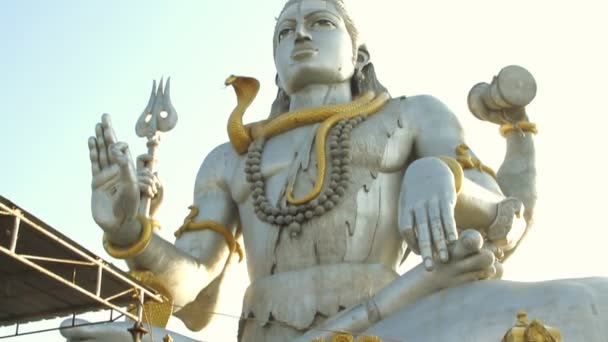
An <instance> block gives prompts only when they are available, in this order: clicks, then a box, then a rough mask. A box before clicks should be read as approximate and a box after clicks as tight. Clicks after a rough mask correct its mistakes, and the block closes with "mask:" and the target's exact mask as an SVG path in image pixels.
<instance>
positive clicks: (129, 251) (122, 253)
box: [103, 215, 152, 259]
mask: <svg viewBox="0 0 608 342" xmlns="http://www.w3.org/2000/svg"><path fill="white" fill-rule="evenodd" d="M137 220H138V221H139V222H140V223H141V233H140V235H139V238H138V239H137V241H135V242H134V243H133V244H131V246H128V247H117V246H114V245H113V244H112V243H111V242H110V240H109V239H108V236H107V234H103V248H104V249H105V250H106V252H108V254H109V255H110V256H112V257H114V258H117V259H128V258H132V257H134V256H136V255H138V254H139V253H141V252H142V251H143V250H144V249H145V248H146V247H148V244H149V243H150V240H152V224H151V223H150V221H149V220H148V219H147V218H146V217H145V216H143V215H137Z"/></svg>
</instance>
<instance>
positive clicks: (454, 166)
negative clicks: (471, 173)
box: [438, 156, 464, 194]
mask: <svg viewBox="0 0 608 342" xmlns="http://www.w3.org/2000/svg"><path fill="white" fill-rule="evenodd" d="M438 158H439V159H440V160H441V161H442V162H444V163H445V165H447V166H448V167H449V168H450V171H452V174H453V175H454V186H455V188H456V193H457V194H458V193H460V189H461V188H462V178H463V177H464V171H463V170H462V166H460V164H459V163H458V162H457V161H456V160H454V159H452V158H450V157H446V156H440V157H438Z"/></svg>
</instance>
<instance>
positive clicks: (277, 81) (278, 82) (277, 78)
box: [274, 73, 282, 88]
mask: <svg viewBox="0 0 608 342" xmlns="http://www.w3.org/2000/svg"><path fill="white" fill-rule="evenodd" d="M274 84H275V85H276V86H277V87H279V88H282V86H281V80H280V79H279V74H278V73H277V74H276V75H275V76H274Z"/></svg>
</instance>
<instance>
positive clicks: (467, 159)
mask: <svg viewBox="0 0 608 342" xmlns="http://www.w3.org/2000/svg"><path fill="white" fill-rule="evenodd" d="M456 161H457V162H458V163H459V164H460V165H461V166H462V168H463V169H464V170H466V169H478V170H479V171H481V172H485V173H487V174H489V175H490V176H492V177H493V178H494V179H496V172H494V170H492V169H491V168H490V167H488V166H486V165H484V164H483V163H482V162H481V161H480V160H479V159H477V158H473V157H472V156H471V154H470V153H469V147H468V146H467V145H466V144H460V145H458V146H456Z"/></svg>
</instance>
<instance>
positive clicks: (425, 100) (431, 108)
mask: <svg viewBox="0 0 608 342" xmlns="http://www.w3.org/2000/svg"><path fill="white" fill-rule="evenodd" d="M399 100H400V110H399V112H400V115H401V117H402V118H403V119H405V120H406V121H407V122H409V123H410V124H413V125H414V126H418V127H419V128H423V127H427V126H428V128H433V127H434V128H433V130H436V129H437V127H439V126H441V127H445V128H447V127H454V128H459V127H460V124H459V123H458V118H457V117H456V115H454V113H453V112H452V111H451V110H450V109H449V108H448V107H447V106H446V105H445V104H444V103H443V102H442V101H441V100H439V99H438V98H436V97H435V96H432V95H415V96H408V97H401V98H399Z"/></svg>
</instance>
